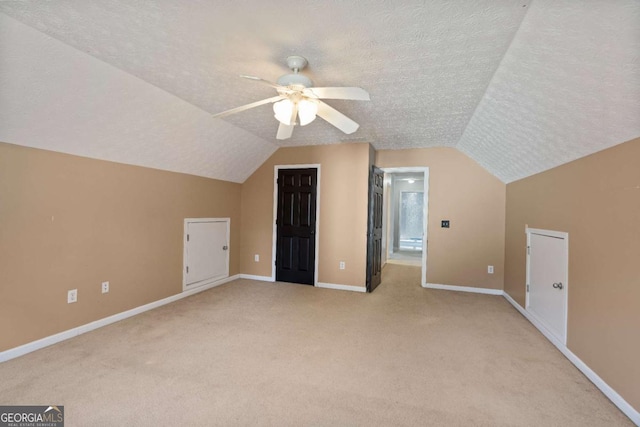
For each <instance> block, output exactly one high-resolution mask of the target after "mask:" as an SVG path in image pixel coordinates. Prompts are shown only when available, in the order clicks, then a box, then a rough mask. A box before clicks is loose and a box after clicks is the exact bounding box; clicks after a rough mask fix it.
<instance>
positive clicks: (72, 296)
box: [67, 289, 78, 304]
mask: <svg viewBox="0 0 640 427" xmlns="http://www.w3.org/2000/svg"><path fill="white" fill-rule="evenodd" d="M72 302H78V290H77V289H71V290H70V291H67V304H71V303H72Z"/></svg>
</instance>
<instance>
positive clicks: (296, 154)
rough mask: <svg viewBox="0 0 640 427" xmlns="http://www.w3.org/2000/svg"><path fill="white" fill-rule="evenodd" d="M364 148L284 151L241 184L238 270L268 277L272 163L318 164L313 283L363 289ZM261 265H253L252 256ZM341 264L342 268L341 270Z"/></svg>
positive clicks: (337, 146)
mask: <svg viewBox="0 0 640 427" xmlns="http://www.w3.org/2000/svg"><path fill="white" fill-rule="evenodd" d="M369 161H370V146H369V144H332V145H315V146H307V147H287V148H280V149H279V150H278V151H276V152H275V153H274V154H273V155H272V156H271V157H270V158H269V159H268V160H267V161H266V162H265V163H264V164H263V165H262V166H260V168H258V170H256V172H254V173H253V175H251V177H249V178H248V179H247V180H246V181H245V182H244V183H243V184H242V224H243V229H242V243H241V254H240V256H241V259H240V269H241V270H242V272H243V273H245V274H253V275H258V276H271V270H272V242H273V240H272V236H273V224H274V218H273V180H274V166H275V165H295V164H320V192H319V200H320V216H319V218H318V222H319V235H318V238H319V253H318V254H317V256H318V263H319V265H318V281H319V282H325V283H333V284H340V285H350V286H362V287H364V286H365V280H366V274H365V269H366V252H367V248H366V242H367V240H366V233H367V192H368V176H369V174H368V168H369ZM255 254H258V255H260V262H254V255H255ZM340 261H344V262H345V263H346V269H345V270H340V269H339V268H338V267H339V263H340Z"/></svg>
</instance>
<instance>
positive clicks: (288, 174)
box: [276, 169, 317, 285]
mask: <svg viewBox="0 0 640 427" xmlns="http://www.w3.org/2000/svg"><path fill="white" fill-rule="evenodd" d="M316 187H317V170H316V169H280V170H279V171H278V213H277V217H276V226H277V227H276V229H277V233H276V239H277V240H276V280H277V281H281V282H293V283H303V284H307V285H313V279H314V273H315V258H316V236H315V233H316Z"/></svg>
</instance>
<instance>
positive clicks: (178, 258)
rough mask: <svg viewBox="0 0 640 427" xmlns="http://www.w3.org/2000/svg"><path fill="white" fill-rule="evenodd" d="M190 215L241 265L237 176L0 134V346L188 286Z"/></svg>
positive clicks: (234, 266)
mask: <svg viewBox="0 0 640 427" xmlns="http://www.w3.org/2000/svg"><path fill="white" fill-rule="evenodd" d="M188 217H230V218H231V242H230V251H231V253H230V257H231V259H230V274H232V275H233V274H237V273H239V257H238V250H237V248H238V246H239V243H240V239H239V231H240V184H234V183H228V182H223V181H217V180H212V179H207V178H199V177H195V176H190V175H184V174H178V173H172V172H164V171H159V170H154V169H147V168H141V167H135V166H128V165H123V164H117V163H111V162H105V161H100V160H93V159H87V158H82V157H76V156H71V155H66V154H60V153H54V152H49V151H44V150H37V149H32V148H25V147H19V146H15V145H9V144H3V143H0V351H3V350H6V349H8V348H12V347H15V346H18V345H21V344H24V343H27V342H30V341H34V340H37V339H40V338H43V337H46V336H49V335H52V334H55V333H57V332H61V331H64V330H67V329H70V328H73V327H76V326H79V325H82V324H86V323H89V322H91V321H94V320H97V319H100V318H103V317H106V316H109V315H112V314H115V313H119V312H122V311H125V310H127V309H130V308H133V307H137V306H140V305H143V304H146V303H149V302H152V301H156V300H159V299H162V298H164V297H167V296H170V295H173V294H177V293H180V292H182V256H183V240H182V239H183V227H184V225H183V224H184V218H188ZM106 280H108V281H110V287H111V289H110V292H109V293H108V294H104V295H103V294H101V291H100V284H101V282H102V281H106ZM74 288H77V289H78V302H77V303H75V304H67V303H66V299H67V290H69V289H74Z"/></svg>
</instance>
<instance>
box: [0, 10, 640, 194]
mask: <svg viewBox="0 0 640 427" xmlns="http://www.w3.org/2000/svg"><path fill="white" fill-rule="evenodd" d="M0 12H3V14H2V13H0V140H2V141H4V142H9V143H14V144H21V145H26V146H33V147H39V148H46V149H50V150H54V151H61V152H68V153H72V154H78V155H83V156H88V157H94V158H100V159H105V160H112V161H118V162H123V163H129V164H137V165H142V166H148V167H154V168H159V169H166V170H172V171H178V172H185V173H191V174H195V175H201V176H207V177H212V178H218V179H225V180H230V181H235V182H243V181H244V180H245V179H246V178H247V177H248V176H249V175H250V174H251V173H252V172H253V171H254V170H255V169H256V168H257V167H258V166H259V165H260V164H261V163H262V162H263V161H264V160H265V159H266V158H267V157H268V156H269V155H270V154H272V153H273V152H274V151H275V150H276V149H277V148H278V147H279V146H284V145H311V144H332V143H339V142H349V141H354V142H370V143H371V144H372V145H373V146H374V147H375V148H376V149H402V148H415V147H434V146H438V147H440V146H446V147H455V148H457V149H459V150H460V151H462V152H464V153H466V154H467V155H468V156H470V157H471V158H473V159H475V160H476V161H477V162H478V163H480V164H481V165H482V166H484V167H485V168H486V169H487V170H489V171H490V172H491V173H493V174H494V175H496V176H497V177H498V178H500V179H501V180H503V181H504V182H511V181H514V180H517V179H520V178H523V177H526V176H529V175H532V174H535V173H537V172H540V171H543V170H546V169H549V168H552V167H554V166H557V165H559V164H562V163H565V162H568V161H571V160H574V159H576V158H579V157H582V156H584V155H588V154H591V153H593V152H596V151H599V150H602V149H605V148H607V147H610V146H612V145H615V144H619V143H622V142H624V141H627V140H630V139H633V138H636V137H638V136H640V54H639V52H640V1H638V0H610V1H608V0H601V1H596V0H591V1H581V2H577V1H574V0H522V1H514V0H477V1H473V2H468V1H444V0H439V1H405V2H392V1H373V2H369V1H351V2H345V1H339V0H330V1H328V0H325V1H302V2H290V1H286V2H285V1H282V0H272V1H269V2H264V1H258V0H246V1H216V2H211V1H204V0H202V1H189V2H184V1H179V0H163V1H158V2H131V1H128V0H111V1H101V0H57V1H47V2H43V1H3V2H0ZM294 54H296V55H302V56H305V57H306V58H307V59H308V60H309V63H310V65H309V67H308V69H306V70H305V73H306V74H307V75H308V76H309V77H311V79H312V80H313V81H314V84H315V85H317V86H359V87H362V88H364V89H366V90H367V91H368V92H369V93H370V94H371V101H369V102H356V101H327V103H329V104H331V105H332V106H333V107H335V108H337V109H338V110H340V111H342V112H343V113H345V114H346V115H347V116H349V117H351V118H352V119H354V120H355V121H356V122H358V123H359V124H360V128H359V130H358V131H357V132H355V133H354V134H351V135H346V134H343V133H341V132H340V131H339V130H337V129H336V128H334V127H332V126H331V125H329V124H328V123H326V122H324V121H323V120H320V119H318V120H315V121H314V122H313V123H311V124H309V125H307V126H304V127H300V126H297V127H296V129H295V131H294V134H293V137H292V138H291V139H288V140H284V141H279V140H276V139H275V134H276V129H277V121H276V120H275V119H274V118H273V112H272V110H271V107H270V105H264V106H261V107H258V108H255V109H252V110H248V111H245V112H242V113H239V114H236V115H233V116H228V117H225V118H224V119H212V118H211V114H213V113H217V112H220V111H223V110H226V109H229V108H233V107H236V106H239V105H243V104H246V103H250V102H253V101H256V100H260V99H263V98H267V97H270V96H273V95H275V92H274V90H273V89H271V88H269V87H268V86H263V85H260V84H258V83H256V82H252V81H249V80H246V79H241V78H239V77H238V75H239V74H250V75H256V76H260V77H262V78H265V79H267V80H271V81H275V80H276V79H277V78H278V77H279V76H280V75H282V74H285V73H287V72H288V69H287V68H286V65H285V63H284V60H285V58H286V57H287V56H288V55H294Z"/></svg>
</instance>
